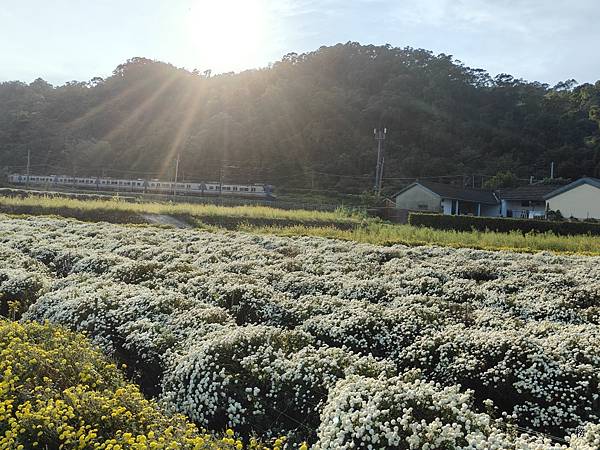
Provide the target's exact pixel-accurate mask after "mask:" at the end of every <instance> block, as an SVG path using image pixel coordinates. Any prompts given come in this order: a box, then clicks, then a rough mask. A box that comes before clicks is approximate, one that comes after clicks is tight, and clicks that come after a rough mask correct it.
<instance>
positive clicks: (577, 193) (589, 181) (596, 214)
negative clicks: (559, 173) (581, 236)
mask: <svg viewBox="0 0 600 450" xmlns="http://www.w3.org/2000/svg"><path fill="white" fill-rule="evenodd" d="M544 199H545V200H546V202H547V207H548V209H549V210H552V211H560V212H561V214H562V215H563V217H567V218H568V217H575V218H577V219H590V218H594V219H600V179H598V178H580V179H579V180H577V181H574V182H572V183H571V184H567V185H566V186H562V187H560V188H558V189H555V190H554V191H552V192H550V193H548V194H547V195H545V196H544Z"/></svg>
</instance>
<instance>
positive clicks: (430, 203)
mask: <svg viewBox="0 0 600 450" xmlns="http://www.w3.org/2000/svg"><path fill="white" fill-rule="evenodd" d="M441 200H442V199H441V198H440V197H439V196H438V195H436V194H434V193H432V192H430V191H429V190H427V189H425V188H424V187H423V186H419V185H415V186H413V187H412V188H410V189H408V190H406V191H404V192H402V193H401V194H399V195H398V196H397V197H396V208H400V209H410V210H413V211H429V212H440V211H441V207H440V202H441Z"/></svg>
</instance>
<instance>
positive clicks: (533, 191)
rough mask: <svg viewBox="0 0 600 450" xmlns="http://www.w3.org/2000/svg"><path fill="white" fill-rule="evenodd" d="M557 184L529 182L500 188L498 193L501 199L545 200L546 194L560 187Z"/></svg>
mask: <svg viewBox="0 0 600 450" xmlns="http://www.w3.org/2000/svg"><path fill="white" fill-rule="evenodd" d="M560 187H561V186H560V185H557V184H529V185H527V186H518V187H514V188H505V189H498V190H497V191H496V194H497V195H498V197H499V198H500V200H537V201H544V196H545V195H547V194H549V193H550V192H552V191H555V190H556V189H558V188H560Z"/></svg>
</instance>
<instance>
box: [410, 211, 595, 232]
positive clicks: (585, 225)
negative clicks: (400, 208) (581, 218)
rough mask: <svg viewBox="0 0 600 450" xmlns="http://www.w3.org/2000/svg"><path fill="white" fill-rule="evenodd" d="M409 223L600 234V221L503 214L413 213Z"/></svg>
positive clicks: (445, 227)
mask: <svg viewBox="0 0 600 450" xmlns="http://www.w3.org/2000/svg"><path fill="white" fill-rule="evenodd" d="M408 223H409V224H410V225H414V226H418V227H429V228H434V229H437V230H454V231H472V230H478V231H498V232H500V233H508V232H510V231H521V232H523V233H529V232H532V231H533V232H536V233H546V232H548V231H551V232H552V233H554V234H557V235H571V236H572V235H577V234H591V235H596V236H600V224H597V223H589V222H553V221H549V220H541V219H538V220H535V219H507V218H504V217H477V216H450V215H443V214H426V213H410V214H409V215H408Z"/></svg>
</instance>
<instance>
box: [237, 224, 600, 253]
mask: <svg viewBox="0 0 600 450" xmlns="http://www.w3.org/2000/svg"><path fill="white" fill-rule="evenodd" d="M243 229H244V231H249V232H252V233H269V234H276V235H279V236H319V237H326V238H335V239H343V240H351V241H357V242H364V243H370V244H378V245H392V244H405V245H441V246H447V247H467V248H474V249H483V250H511V251H520V252H538V251H551V252H556V253H578V254H586V255H600V237H599V236H588V235H579V236H557V235H555V234H553V233H544V234H536V233H528V234H522V233H520V232H517V231H515V232H511V233H496V232H482V231H443V230H434V229H431V228H420V227H414V226H411V225H392V224H386V223H381V222H379V223H378V222H372V223H368V224H366V225H364V226H361V227H357V228H355V229H351V230H339V229H336V228H333V227H305V226H302V225H296V226H291V227H272V226H270V227H257V226H245V227H243Z"/></svg>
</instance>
